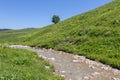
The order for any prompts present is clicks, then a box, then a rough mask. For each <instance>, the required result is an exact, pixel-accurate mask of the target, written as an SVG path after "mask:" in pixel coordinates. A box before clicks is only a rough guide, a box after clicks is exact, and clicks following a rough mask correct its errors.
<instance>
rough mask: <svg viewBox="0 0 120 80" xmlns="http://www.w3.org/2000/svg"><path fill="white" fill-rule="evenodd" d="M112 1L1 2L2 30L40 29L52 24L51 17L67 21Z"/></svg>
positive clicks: (10, 0)
mask: <svg viewBox="0 0 120 80" xmlns="http://www.w3.org/2000/svg"><path fill="white" fill-rule="evenodd" d="M110 1H112V0H0V28H10V29H22V28H31V27H34V28H39V27H43V26H46V25H49V24H52V22H51V17H52V16H53V15H54V14H55V15H59V16H60V18H61V20H65V19H67V18H70V17H72V16H75V15H78V14H80V13H83V12H86V11H89V10H91V9H94V8H97V7H99V6H101V5H104V4H106V3H108V2H110Z"/></svg>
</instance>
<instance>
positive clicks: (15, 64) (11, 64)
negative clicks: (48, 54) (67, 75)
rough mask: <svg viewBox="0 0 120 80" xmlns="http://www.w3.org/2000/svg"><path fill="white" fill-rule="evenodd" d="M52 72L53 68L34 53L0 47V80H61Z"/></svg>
mask: <svg viewBox="0 0 120 80" xmlns="http://www.w3.org/2000/svg"><path fill="white" fill-rule="evenodd" d="M45 66H49V67H50V69H46V68H45ZM53 71H54V67H53V66H52V65H51V64H49V62H48V61H46V60H44V59H42V58H40V57H38V55H37V54H36V53H35V52H32V51H29V50H23V49H12V48H8V47H5V46H0V80H63V79H62V78H61V77H59V76H55V75H53Z"/></svg>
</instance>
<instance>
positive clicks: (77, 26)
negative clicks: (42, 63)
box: [23, 0, 120, 69]
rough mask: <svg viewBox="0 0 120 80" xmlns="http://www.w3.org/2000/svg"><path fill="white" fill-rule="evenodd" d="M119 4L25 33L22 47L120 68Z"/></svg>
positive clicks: (109, 5)
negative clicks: (29, 46) (80, 56)
mask: <svg viewBox="0 0 120 80" xmlns="http://www.w3.org/2000/svg"><path fill="white" fill-rule="evenodd" d="M119 4H120V1H119V0H116V1H113V2H111V3H109V4H106V5H104V6H102V7H99V8H97V9H95V10H92V11H89V12H86V13H83V14H80V15H77V16H74V17H72V18H70V19H68V20H65V21H63V22H60V23H58V24H55V25H50V26H47V27H44V28H42V29H40V30H39V31H36V32H34V33H32V34H28V35H26V36H24V37H25V39H24V40H23V42H24V43H25V44H28V45H31V46H39V47H46V48H54V49H57V50H63V51H66V52H70V53H76V54H79V55H84V56H86V57H88V58H90V59H93V60H97V61H100V62H103V63H105V64H109V65H111V66H112V67H116V68H118V69H120V5H119Z"/></svg>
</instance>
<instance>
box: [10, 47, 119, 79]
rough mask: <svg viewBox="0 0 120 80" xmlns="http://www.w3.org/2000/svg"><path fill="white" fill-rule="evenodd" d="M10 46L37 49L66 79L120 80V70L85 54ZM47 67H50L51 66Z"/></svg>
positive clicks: (57, 72)
mask: <svg viewBox="0 0 120 80" xmlns="http://www.w3.org/2000/svg"><path fill="white" fill-rule="evenodd" d="M10 47H12V48H23V49H29V50H32V51H35V52H36V53H37V54H38V55H39V56H41V57H43V58H44V59H47V60H49V61H50V62H51V63H52V64H53V65H54V66H55V69H56V70H55V74H58V75H61V76H62V77H65V79H66V80H120V70H118V69H114V68H112V67H110V66H108V65H104V64H102V63H100V62H96V61H92V60H89V59H87V58H85V57H84V56H78V55H74V54H69V53H65V52H62V51H55V50H53V49H44V48H43V49H41V48H32V47H29V46H22V45H11V46H10ZM46 68H47V69H49V66H46Z"/></svg>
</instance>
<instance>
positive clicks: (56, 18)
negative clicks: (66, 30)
mask: <svg viewBox="0 0 120 80" xmlns="http://www.w3.org/2000/svg"><path fill="white" fill-rule="evenodd" d="M52 22H53V23H54V24H57V23H58V22H60V17H59V16H58V15H53V17H52Z"/></svg>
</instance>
